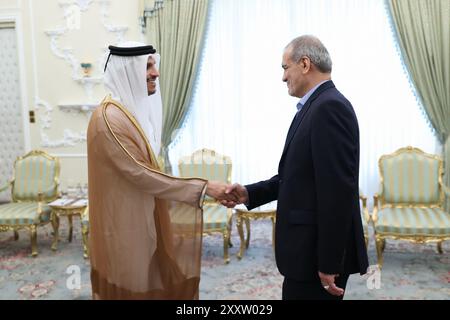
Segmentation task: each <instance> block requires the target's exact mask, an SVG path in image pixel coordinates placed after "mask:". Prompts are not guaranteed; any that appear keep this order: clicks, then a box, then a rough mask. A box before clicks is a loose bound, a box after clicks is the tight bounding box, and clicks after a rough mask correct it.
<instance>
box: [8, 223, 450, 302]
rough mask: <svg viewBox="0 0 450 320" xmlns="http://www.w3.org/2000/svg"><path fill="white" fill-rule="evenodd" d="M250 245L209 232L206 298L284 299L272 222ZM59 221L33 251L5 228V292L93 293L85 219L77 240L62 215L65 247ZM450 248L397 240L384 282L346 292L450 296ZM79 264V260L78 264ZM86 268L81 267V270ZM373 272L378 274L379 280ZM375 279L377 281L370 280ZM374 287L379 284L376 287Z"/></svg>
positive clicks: (19, 295)
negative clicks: (77, 278) (226, 247)
mask: <svg viewBox="0 0 450 320" xmlns="http://www.w3.org/2000/svg"><path fill="white" fill-rule="evenodd" d="M251 225H252V236H251V241H250V248H249V249H248V251H247V252H246V253H245V255H244V257H243V259H242V260H240V261H239V260H238V259H237V257H236V255H237V252H238V249H239V237H238V235H237V232H236V229H235V226H234V229H233V232H232V242H233V244H234V246H233V247H232V248H230V257H231V262H230V264H228V265H225V264H224V263H223V249H222V243H223V242H222V238H221V237H220V235H216V236H206V237H205V238H204V249H203V259H202V278H201V282H200V299H204V300H216V299H220V300H243V299H255V300H258V299H264V300H278V299H280V298H281V283H282V277H281V275H280V274H279V273H278V270H277V268H276V265H275V261H274V256H273V251H272V243H271V232H272V231H271V224H270V221H264V220H262V221H261V220H259V221H253V222H252V223H251ZM51 231H52V229H51V227H50V226H46V227H42V228H40V229H39V231H38V249H39V256H38V257H36V258H32V257H30V256H29V253H30V248H29V245H30V241H29V235H28V234H27V233H26V232H25V231H21V232H20V239H19V241H14V238H13V234H12V232H3V233H0V299H12V300H23V299H50V300H56V299H61V300H71V299H82V300H85V299H90V298H91V291H90V290H91V289H90V280H89V271H90V269H89V261H88V260H84V259H83V251H82V244H81V234H80V228H79V221H78V220H77V219H74V239H73V241H72V243H69V242H68V241H67V240H66V238H67V234H68V232H67V226H66V220H65V219H62V220H61V229H60V236H61V241H60V243H59V248H58V249H59V250H58V251H57V252H53V251H51V249H50V246H51V242H52V238H51ZM443 249H444V254H442V255H440V254H438V253H437V250H436V245H432V244H429V245H411V244H409V243H407V242H404V241H389V240H388V242H387V244H386V250H385V254H384V257H385V258H384V260H385V262H384V267H383V270H382V272H381V277H380V278H379V279H380V282H379V285H380V288H379V289H376V288H373V287H374V285H375V286H376V285H377V284H378V283H377V282H376V281H368V279H367V277H360V276H359V275H352V276H351V277H350V280H349V284H348V286H347V292H346V296H345V299H347V300H354V299H356V300H360V299H370V300H372V299H381V300H397V299H414V300H416V299H436V300H448V299H450V285H449V283H450V254H449V252H450V241H447V242H446V243H444V244H443ZM375 256H376V255H375V248H374V242H373V240H372V239H371V241H370V243H369V259H370V263H371V264H372V265H374V264H375V263H376V258H375ZM73 266H75V267H73ZM78 268H79V269H78ZM74 271H75V272H77V271H80V274H81V283H80V288H79V289H77V288H75V289H68V287H67V284H69V287H70V285H73V284H75V285H76V283H74V282H73V281H72V280H73V277H71V275H73V272H74ZM375 276H376V275H373V276H372V277H371V279H372V280H373V279H376V277H375ZM368 283H369V285H368ZM368 287H371V288H372V289H369V288H368Z"/></svg>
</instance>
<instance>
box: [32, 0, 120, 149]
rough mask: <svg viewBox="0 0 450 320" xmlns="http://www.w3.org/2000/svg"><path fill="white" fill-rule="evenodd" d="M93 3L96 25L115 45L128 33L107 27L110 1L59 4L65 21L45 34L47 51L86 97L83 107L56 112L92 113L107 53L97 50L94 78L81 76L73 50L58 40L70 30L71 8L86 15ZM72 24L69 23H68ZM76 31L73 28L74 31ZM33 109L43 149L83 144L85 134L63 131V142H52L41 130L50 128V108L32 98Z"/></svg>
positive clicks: (72, 0)
mask: <svg viewBox="0 0 450 320" xmlns="http://www.w3.org/2000/svg"><path fill="white" fill-rule="evenodd" d="M93 3H97V4H98V5H99V9H100V21H101V23H102V25H103V26H104V28H105V29H106V31H107V32H109V33H112V34H114V35H115V38H116V41H117V42H121V41H123V40H124V35H125V33H126V31H127V30H128V27H126V26H116V25H112V24H110V23H108V19H109V11H110V6H111V0H65V1H63V0H60V1H59V6H60V7H61V8H62V10H63V19H64V21H65V26H59V27H56V28H54V29H50V30H46V31H45V34H46V35H47V36H48V37H49V38H50V49H51V51H52V53H53V54H54V55H55V56H56V57H58V58H60V59H63V60H64V61H65V62H67V63H68V64H69V66H70V68H71V71H72V73H71V77H72V80H73V81H75V82H77V83H78V84H80V85H81V86H82V87H83V89H84V92H85V95H86V100H87V102H86V103H83V102H82V103H71V104H60V105H59V109H60V110H61V111H64V112H69V113H73V114H80V113H84V114H86V115H87V116H88V117H90V115H91V114H92V111H93V110H94V109H95V108H96V107H97V106H98V103H97V104H94V103H93V100H94V99H93V92H94V87H95V86H96V85H99V84H101V83H103V74H102V73H101V71H103V67H104V65H105V62H106V59H107V55H108V52H107V51H108V50H107V48H106V47H103V48H101V49H100V51H101V54H100V55H99V57H98V58H97V61H96V62H97V66H98V67H97V68H96V69H97V70H98V74H96V75H94V76H85V75H83V70H82V68H81V63H80V60H79V59H78V58H77V57H76V56H75V54H74V50H73V49H72V48H71V47H65V48H62V47H61V46H60V43H59V39H60V38H62V37H64V36H66V35H67V32H68V31H69V30H70V29H69V27H68V26H70V21H69V19H71V18H73V17H71V15H72V14H73V6H77V7H78V8H79V10H78V11H79V12H80V13H82V12H86V11H87V10H89V9H90V8H91V7H92V4H93ZM72 22H73V21H72ZM75 29H77V28H75ZM35 104H36V108H37V109H42V112H43V114H42V116H41V117H40V120H41V130H40V131H41V145H42V147H47V148H57V147H71V146H74V145H76V144H77V143H80V142H84V141H86V133H76V132H73V131H72V130H70V129H65V130H64V133H63V138H62V139H59V140H55V141H52V140H50V139H49V137H48V135H47V134H46V133H45V131H44V130H48V129H50V126H51V122H52V119H51V112H52V111H53V108H52V107H51V106H50V105H49V104H48V103H47V102H45V101H43V100H41V99H39V98H36V101H35Z"/></svg>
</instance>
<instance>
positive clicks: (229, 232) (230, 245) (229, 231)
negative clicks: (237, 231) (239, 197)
mask: <svg viewBox="0 0 450 320" xmlns="http://www.w3.org/2000/svg"><path fill="white" fill-rule="evenodd" d="M232 226H233V219H230V223H229V225H228V234H229V235H230V236H229V237H228V247H229V248H232V247H233V244H232V243H231V228H232Z"/></svg>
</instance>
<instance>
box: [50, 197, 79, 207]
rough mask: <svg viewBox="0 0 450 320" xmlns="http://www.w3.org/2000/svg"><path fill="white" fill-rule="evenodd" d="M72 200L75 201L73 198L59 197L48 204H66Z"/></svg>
mask: <svg viewBox="0 0 450 320" xmlns="http://www.w3.org/2000/svg"><path fill="white" fill-rule="evenodd" d="M74 201H75V199H71V198H60V199H56V200H55V201H52V202H50V203H49V205H50V206H66V205H68V204H70V203H71V202H74Z"/></svg>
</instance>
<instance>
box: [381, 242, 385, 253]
mask: <svg viewBox="0 0 450 320" xmlns="http://www.w3.org/2000/svg"><path fill="white" fill-rule="evenodd" d="M381 245H382V246H381V251H382V252H384V249H385V248H386V239H383V242H382V243H381Z"/></svg>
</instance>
